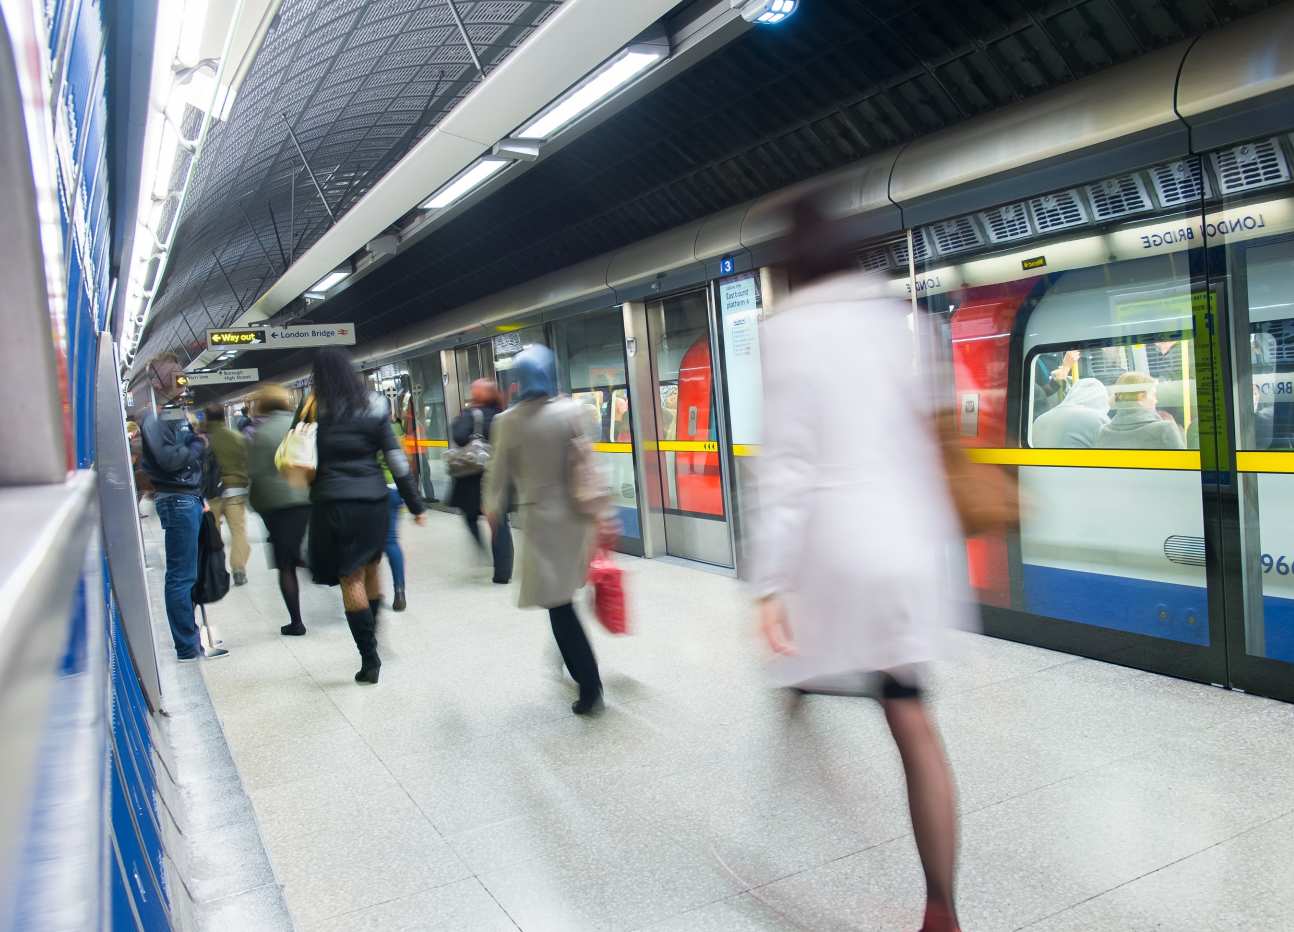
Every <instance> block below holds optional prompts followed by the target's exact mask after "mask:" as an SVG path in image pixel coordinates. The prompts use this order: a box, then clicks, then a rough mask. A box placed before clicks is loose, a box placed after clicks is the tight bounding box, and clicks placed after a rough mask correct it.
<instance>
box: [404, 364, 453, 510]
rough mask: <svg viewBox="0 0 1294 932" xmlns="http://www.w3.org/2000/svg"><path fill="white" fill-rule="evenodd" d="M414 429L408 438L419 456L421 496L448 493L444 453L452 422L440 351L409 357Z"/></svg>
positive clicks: (431, 499) (433, 498)
mask: <svg viewBox="0 0 1294 932" xmlns="http://www.w3.org/2000/svg"><path fill="white" fill-rule="evenodd" d="M408 365H409V375H410V380H411V383H412V384H411V385H410V390H411V398H410V405H411V407H412V409H413V411H412V413H413V419H412V421H413V423H412V430H411V431H410V432H409V435H408V440H409V441H410V445H411V446H412V448H413V450H414V452H415V453H416V455H417V458H418V463H419V470H418V477H419V480H420V482H421V487H422V495H423V497H424V498H425V499H426V500H427V501H429V502H434V501H437V500H438V499H442V498H446V497H448V495H449V485H450V482H449V472H448V471H447V470H446V468H445V463H444V456H445V452H446V450H448V448H449V421H448V418H446V416H445V387H446V386H445V382H446V379H445V373H444V371H443V369H442V366H441V354H440V353H428V354H427V355H425V356H418V357H416V358H414V359H410V360H409V362H408Z"/></svg>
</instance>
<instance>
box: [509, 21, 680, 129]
mask: <svg viewBox="0 0 1294 932" xmlns="http://www.w3.org/2000/svg"><path fill="white" fill-rule="evenodd" d="M667 55H669V48H668V46H660V45H646V44H643V45H631V46H629V47H628V48H626V49H625V50H624V51H622V52H621V53H620V54H619V55H617V56H616V57H615V58H613V59H611V60H610V61H608V62H606V63H605V64H604V65H602V67H601V68H599V69H598V70H597V71H595V72H593V73H592V74H591V75H589V76H588V77H587V78H585V79H584V80H583V81H582V82H580V83H579V84H577V85H576V86H575V87H573V88H572V89H571V90H569V91H567V92H566V93H565V94H564V95H562V96H561V97H560V98H558V100H557V101H556V102H555V103H554V104H553V105H552V106H551V107H549V108H548V109H546V110H545V111H544V112H543V113H541V114H540V115H539V116H537V117H536V118H535V119H533V120H531V121H530V122H529V123H527V124H526V125H525V126H523V127H522V128H521V129H520V130H519V131H518V132H516V133H514V134H513V135H514V136H516V137H517V138H518V139H549V138H551V137H553V136H554V135H556V134H557V133H558V132H559V131H560V130H562V129H564V128H565V127H567V126H569V125H570V124H571V123H572V122H574V121H575V119H576V118H578V117H579V116H581V115H583V114H585V113H587V112H588V111H589V110H591V109H593V107H595V106H597V105H598V104H599V103H601V102H602V101H603V100H605V99H606V98H608V97H610V96H611V95H612V94H614V93H615V92H616V91H618V90H619V89H620V88H622V87H624V86H625V85H626V84H628V83H629V82H630V81H632V80H633V79H634V78H636V77H638V75H640V74H642V73H643V72H644V71H646V70H647V69H648V68H650V67H651V66H652V65H655V64H656V63H657V62H659V61H661V60H663V59H664V58H665V57H666V56H667Z"/></svg>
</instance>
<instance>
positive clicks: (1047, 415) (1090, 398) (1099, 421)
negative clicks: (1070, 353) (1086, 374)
mask: <svg viewBox="0 0 1294 932" xmlns="http://www.w3.org/2000/svg"><path fill="white" fill-rule="evenodd" d="M1109 423H1110V396H1109V393H1108V392H1107V391H1106V388H1105V385H1104V384H1103V383H1102V382H1101V380H1100V379H1090V378H1089V379H1079V380H1078V381H1077V382H1075V383H1074V385H1073V387H1072V388H1070V389H1069V391H1068V392H1066V393H1065V400H1064V401H1062V402H1061V403H1060V404H1059V405H1057V406H1056V407H1054V408H1052V409H1051V410H1050V411H1046V412H1044V413H1043V414H1042V415H1040V416H1039V417H1038V419H1037V420H1036V421H1034V422H1033V430H1032V431H1031V433H1030V437H1029V442H1030V446H1033V447H1038V448H1053V449H1072V448H1075V447H1094V446H1097V445H1098V444H1097V442H1096V438H1097V435H1098V434H1100V432H1101V429H1102V428H1103V427H1105V425H1107V424H1109Z"/></svg>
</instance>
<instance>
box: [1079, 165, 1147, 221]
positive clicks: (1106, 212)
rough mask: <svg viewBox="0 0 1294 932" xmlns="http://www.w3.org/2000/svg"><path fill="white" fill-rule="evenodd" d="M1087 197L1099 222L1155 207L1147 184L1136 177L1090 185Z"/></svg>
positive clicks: (1124, 176)
mask: <svg viewBox="0 0 1294 932" xmlns="http://www.w3.org/2000/svg"><path fill="white" fill-rule="evenodd" d="M1087 197H1088V199H1089V201H1090V202H1091V204H1092V213H1093V214H1094V215H1095V217H1096V219H1097V220H1117V219H1119V218H1120V217H1127V216H1129V215H1131V214H1140V213H1144V212H1145V211H1147V210H1151V209H1153V207H1154V205H1153V204H1151V203H1150V195H1149V194H1148V193H1147V192H1146V186H1145V184H1144V183H1143V182H1142V180H1141V179H1140V178H1139V177H1138V176H1136V175H1119V176H1118V177H1117V178H1106V179H1105V180H1104V181H1098V182H1097V183H1096V184H1089V185H1088V186H1087Z"/></svg>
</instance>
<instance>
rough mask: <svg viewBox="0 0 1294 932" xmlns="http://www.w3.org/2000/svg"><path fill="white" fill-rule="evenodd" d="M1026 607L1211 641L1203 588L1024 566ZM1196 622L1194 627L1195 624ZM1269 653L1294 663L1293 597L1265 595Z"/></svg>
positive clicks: (1037, 611)
mask: <svg viewBox="0 0 1294 932" xmlns="http://www.w3.org/2000/svg"><path fill="white" fill-rule="evenodd" d="M1024 597H1025V607H1026V609H1027V610H1028V611H1030V612H1033V613H1034V614H1037V615H1047V616H1050V617H1052V618H1061V619H1064V620H1065V621H1076V622H1079V623H1080V624H1085V625H1094V626H1096V627H1100V628H1114V629H1115V630H1118V631H1131V632H1133V633H1134V634H1148V635H1151V636H1152V637H1161V638H1169V639H1171V640H1174V641H1182V642H1185V643H1187V644H1200V645H1207V644H1208V643H1209V628H1208V597H1207V595H1206V593H1205V590H1204V589H1203V588H1201V587H1199V586H1182V585H1178V584H1176V583H1166V582H1151V581H1149V580H1145V579H1129V578H1127V577H1125V576H1109V575H1106V574H1104V573H1083V572H1079V571H1077V570H1061V569H1056V568H1055V567H1050V566H1034V565H1032V564H1029V563H1026V564H1024ZM1192 620H1193V623H1192ZM1263 623H1264V628H1265V640H1266V644H1265V647H1266V650H1265V652H1255V651H1253V650H1250V653H1259V655H1260V656H1266V657H1269V658H1270V659H1272V660H1283V661H1285V662H1287V663H1294V599H1279V598H1276V597H1274V596H1264V597H1263Z"/></svg>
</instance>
